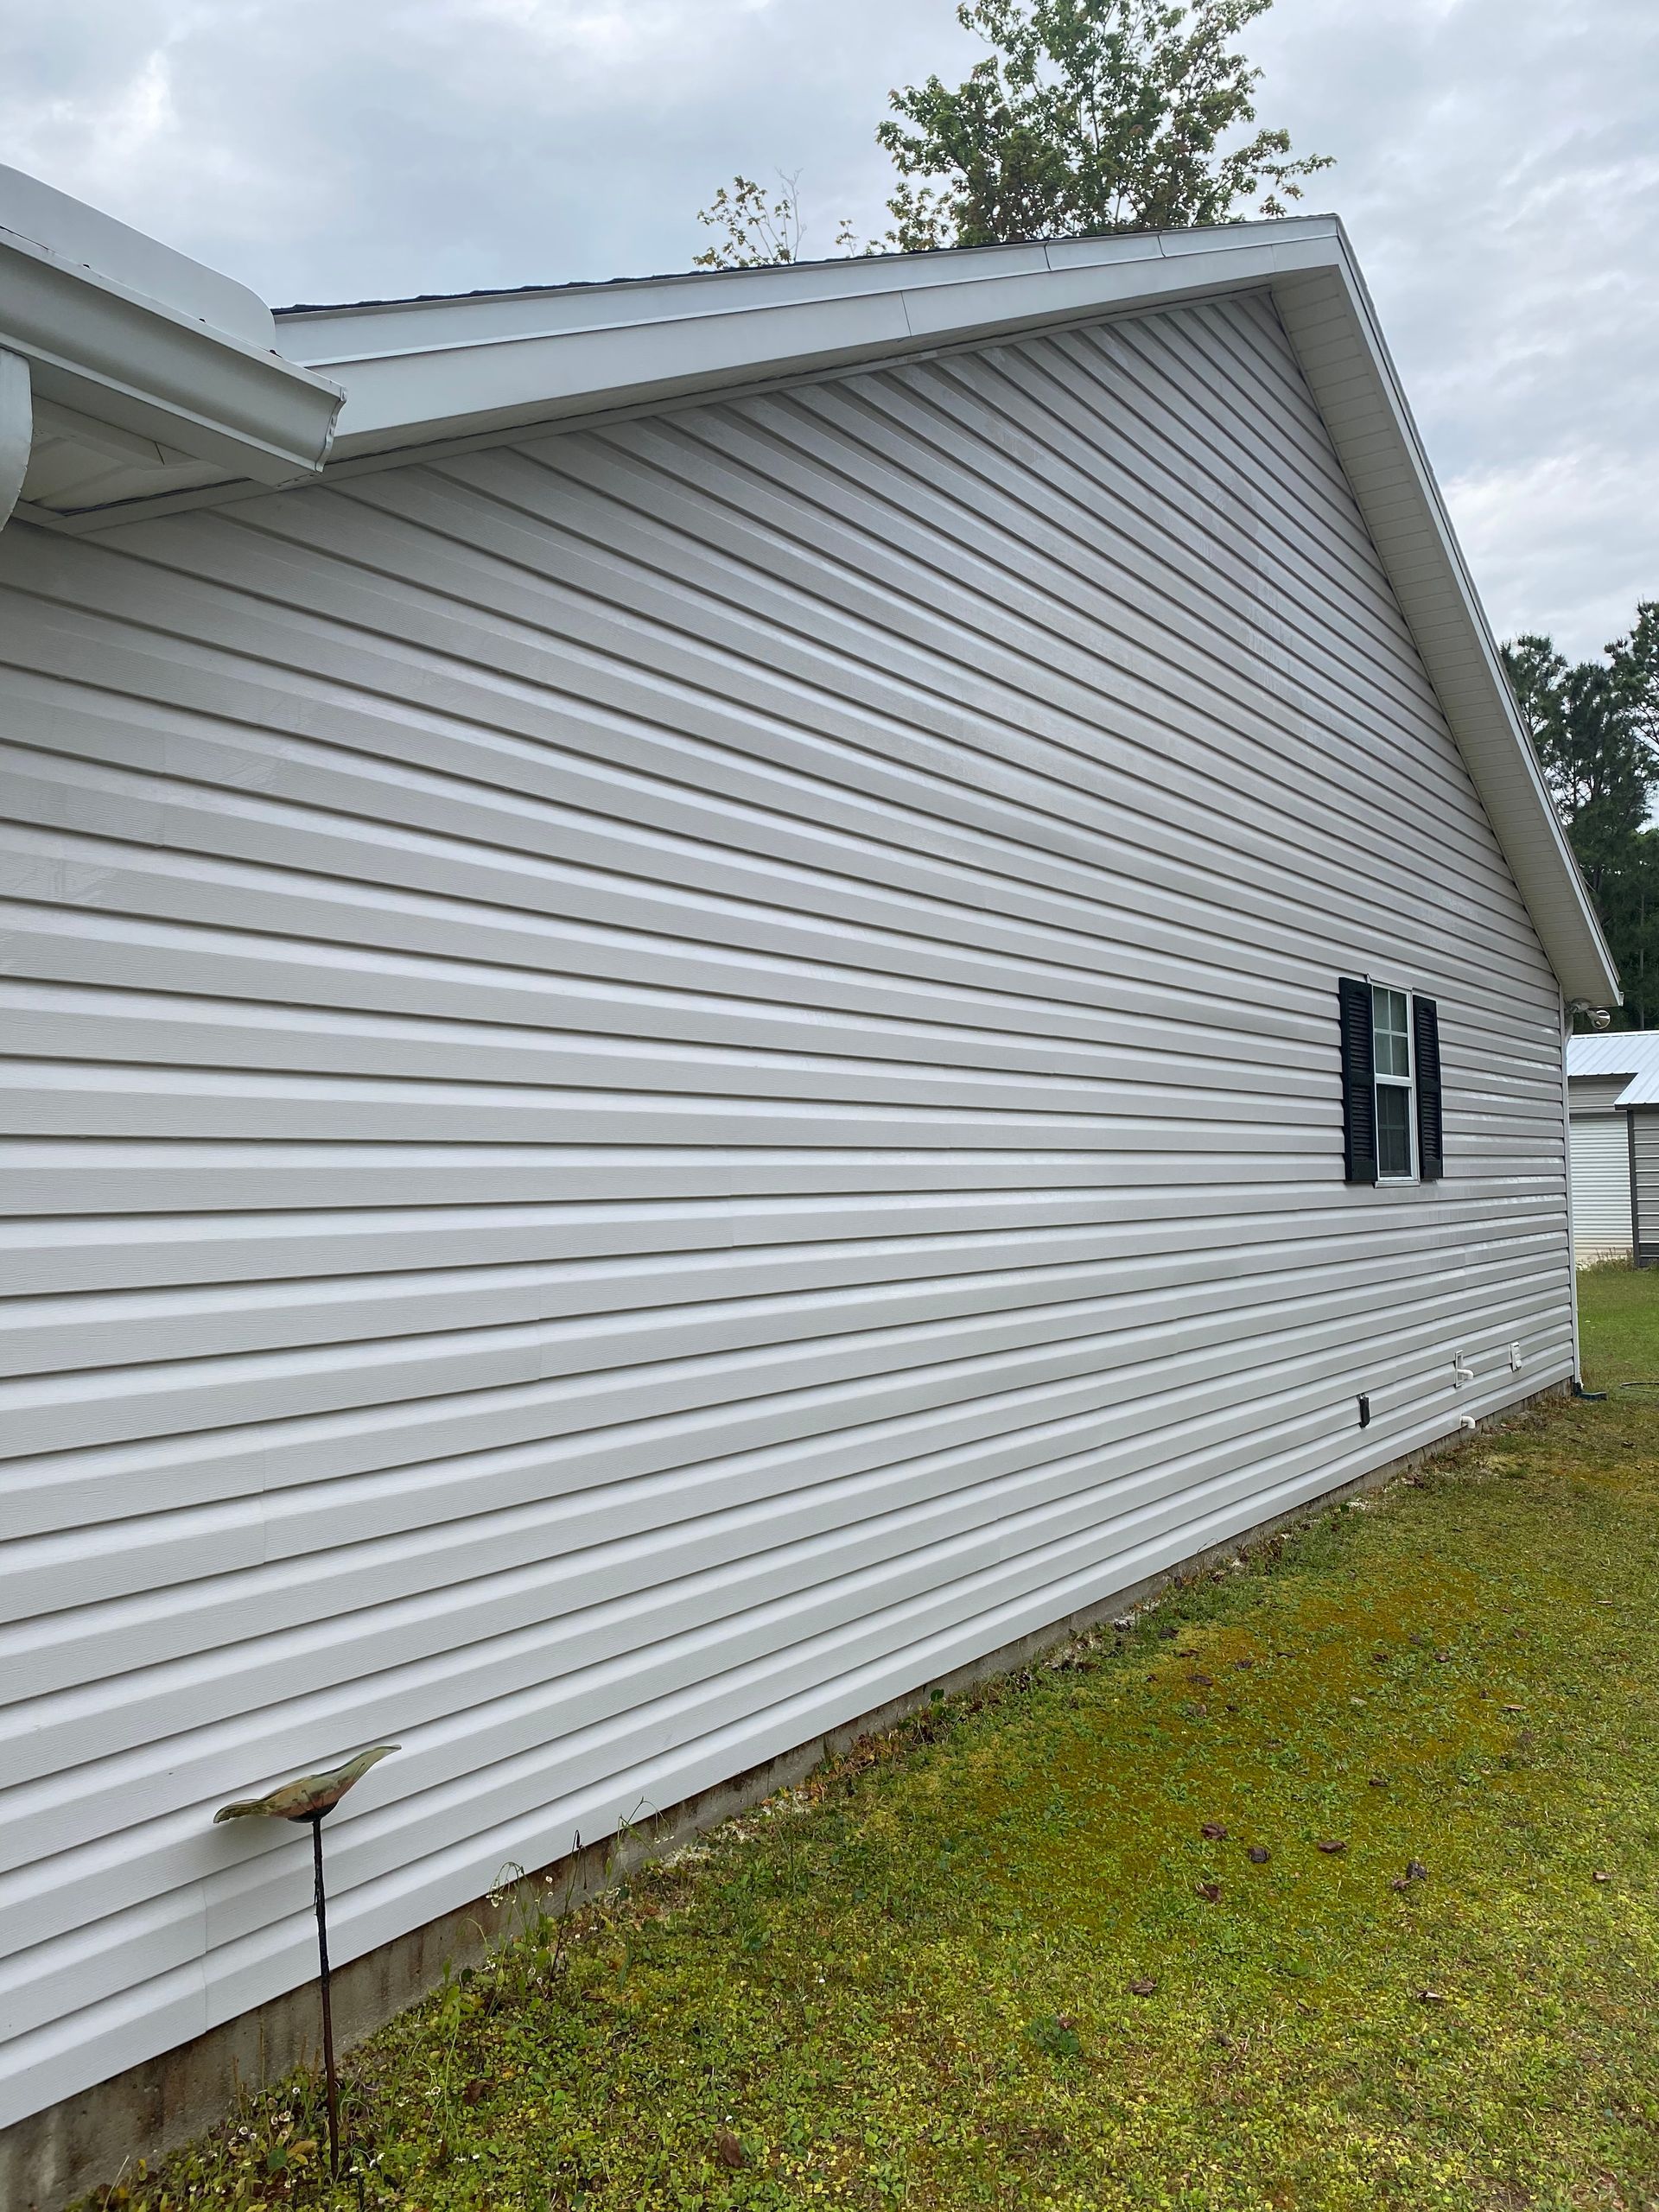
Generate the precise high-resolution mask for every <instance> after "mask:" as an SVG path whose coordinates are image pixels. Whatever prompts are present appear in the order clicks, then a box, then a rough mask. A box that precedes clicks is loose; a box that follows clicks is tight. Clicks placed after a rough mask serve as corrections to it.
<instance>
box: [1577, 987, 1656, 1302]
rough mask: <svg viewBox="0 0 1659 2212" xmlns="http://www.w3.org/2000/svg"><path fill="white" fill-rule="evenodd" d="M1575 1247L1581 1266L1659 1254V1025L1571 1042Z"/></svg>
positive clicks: (1648, 1258)
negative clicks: (1638, 1221)
mask: <svg viewBox="0 0 1659 2212" xmlns="http://www.w3.org/2000/svg"><path fill="white" fill-rule="evenodd" d="M1567 1101H1568V1107H1569V1111H1570V1115H1571V1139H1572V1166H1573V1252H1574V1254H1575V1255H1576V1257H1577V1259H1578V1262H1579V1265H1580V1267H1586V1266H1591V1265H1593V1264H1594V1262H1597V1261H1599V1260H1630V1258H1632V1256H1633V1255H1634V1241H1633V1240H1634V1231H1633V1228H1632V1222H1633V1219H1634V1217H1635V1215H1636V1214H1637V1213H1639V1214H1640V1216H1641V1218H1642V1220H1643V1224H1644V1225H1645V1229H1646V1231H1647V1233H1646V1234H1645V1235H1644V1236H1643V1239H1642V1253H1641V1259H1640V1263H1641V1264H1642V1265H1643V1266H1647V1265H1648V1264H1649V1263H1650V1262H1651V1261H1652V1260H1653V1259H1655V1258H1656V1257H1659V1030H1643V1029H1623V1030H1611V1031H1608V1032H1607V1033H1605V1034H1603V1035H1601V1036H1578V1037H1569V1038H1568V1039H1567Z"/></svg>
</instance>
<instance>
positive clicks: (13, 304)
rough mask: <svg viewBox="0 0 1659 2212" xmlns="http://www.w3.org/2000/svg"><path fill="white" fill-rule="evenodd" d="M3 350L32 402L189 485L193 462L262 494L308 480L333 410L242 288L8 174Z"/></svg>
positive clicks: (2, 227) (331, 392)
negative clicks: (18, 367) (23, 372)
mask: <svg viewBox="0 0 1659 2212" xmlns="http://www.w3.org/2000/svg"><path fill="white" fill-rule="evenodd" d="M0 349H3V350H4V351H5V352H7V353H10V354H12V355H13V356H15V357H16V359H19V360H20V361H22V362H23V363H24V364H26V365H27V372H28V378H29V385H30V386H31V388H32V392H33V397H34V399H35V401H36V402H41V401H45V402H50V403H55V404H57V405H58V406H60V407H62V408H67V409H68V410H71V412H72V415H73V417H74V418H77V419H79V420H80V421H83V422H85V423H86V424H88V425H89V426H90V427H91V428H92V430H93V431H94V433H95V434H96V432H97V430H98V429H99V426H102V427H103V428H105V429H106V430H110V431H113V432H114V433H115V434H116V435H117V436H120V435H125V436H126V437H127V438H128V439H132V438H137V439H140V440H143V441H147V442H148V443H147V445H145V446H144V447H143V448H140V450H141V451H144V452H146V453H149V454H150V455H151V457H152V461H157V462H159V464H160V467H161V469H162V474H165V472H166V470H167V468H168V466H169V463H170V464H171V465H173V466H175V467H176V466H178V465H180V464H184V465H187V467H188V469H189V470H190V471H191V472H193V473H194V480H195V481H197V482H198V483H199V482H200V478H201V469H202V467H203V465H204V464H205V465H206V466H207V467H209V468H213V469H220V470H223V472H224V473H225V474H226V476H227V477H230V478H233V479H234V478H240V479H249V478H251V479H252V480H254V481H256V482H257V483H260V484H287V483H292V482H293V481H294V480H296V478H305V477H308V476H315V474H316V473H317V471H318V470H319V469H320V468H321V467H322V464H323V461H324V460H325V459H326V457H327V452H328V448H329V444H330V442H331V441H332V438H333V435H334V418H335V416H336V415H337V414H338V413H339V411H340V400H341V397H342V394H341V392H340V389H339V387H338V385H334V384H331V383H330V382H328V381H327V379H326V378H323V377H321V376H319V375H317V374H316V373H315V371H313V370H310V369H307V368H303V367H300V366H298V365H296V364H295V363H294V362H292V361H289V360H285V359H283V356H282V355H281V354H280V353H278V352H277V327H276V324H275V323H274V322H273V321H272V319H271V314H270V308H268V307H267V306H266V305H265V303H264V301H263V300H261V299H260V298H259V297H258V296H257V295H256V294H255V293H252V292H251V291H249V290H248V289H247V287H246V286H245V285H243V284H238V283H235V282H234V281H233V280H232V278H230V277H222V276H220V275H219V272H218V271H217V270H212V269H205V268H203V266H202V265H201V264H200V262H195V261H192V260H190V259H189V258H188V256H186V255H184V254H181V253H175V252H174V251H173V250H172V249H171V248H170V247H168V246H164V245H161V244H160V243H159V241H158V240H156V239H155V238H146V237H145V236H144V235H143V232H139V231H134V230H131V229H130V228H129V227H128V226H127V225H126V224H124V223H118V222H117V221H116V220H115V219H114V218H113V217H112V216H109V215H105V214H102V213H99V210H98V209H97V208H94V207H86V206H84V205H83V204H82V203H81V202H80V201H79V200H72V199H71V198H70V197H69V196H68V194H66V193H61V192H58V191H54V189H53V188H52V187H51V186H50V185H47V184H42V183H41V181H40V180H39V179H38V178H37V177H31V176H27V175H24V174H23V173H22V171H21V170H18V169H11V168H3V167H0ZM56 435H58V436H59V437H61V436H62V435H63V432H62V428H61V426H59V429H58V430H57V432H56ZM156 448H160V452H159V454H157V453H156V451H155V449H156ZM8 512H10V509H8Z"/></svg>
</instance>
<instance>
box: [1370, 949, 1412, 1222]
mask: <svg viewBox="0 0 1659 2212" xmlns="http://www.w3.org/2000/svg"><path fill="white" fill-rule="evenodd" d="M1371 1071H1372V1077H1373V1080H1374V1081H1375V1083H1376V1176H1377V1180H1378V1181H1379V1182H1380V1183H1404V1182H1409V1181H1410V1179H1411V1178H1412V1176H1413V1175H1414V1173H1416V1160H1415V1159H1414V1146H1413V1144H1412V1123H1413V1122H1414V1120H1415V1118H1416V1116H1414V1114H1413V1112H1412V1080H1411V1002H1410V1001H1409V1000H1408V998H1407V996H1406V994H1405V993H1404V992H1403V991H1391V990H1389V988H1387V986H1386V985H1385V984H1383V983H1373V984H1372V986H1371Z"/></svg>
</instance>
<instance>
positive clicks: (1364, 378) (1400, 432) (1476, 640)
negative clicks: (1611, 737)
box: [1272, 224, 1622, 1006]
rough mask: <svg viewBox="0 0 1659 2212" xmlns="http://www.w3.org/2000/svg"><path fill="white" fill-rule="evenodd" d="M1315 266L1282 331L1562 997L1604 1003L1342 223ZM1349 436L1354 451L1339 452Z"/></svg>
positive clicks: (1578, 905) (1591, 934) (1605, 979)
mask: <svg viewBox="0 0 1659 2212" xmlns="http://www.w3.org/2000/svg"><path fill="white" fill-rule="evenodd" d="M1333 231H1334V245H1335V249H1336V251H1335V252H1334V254H1333V255H1332V257H1331V259H1330V261H1329V263H1328V264H1327V265H1326V266H1325V267H1322V268H1321V267H1319V266H1316V265H1308V264H1304V265H1303V266H1302V267H1301V268H1300V270H1294V271H1292V270H1287V271H1285V272H1284V273H1283V274H1281V277H1279V279H1278V280H1277V281H1276V282H1275V283H1274V285H1273V287H1272V289H1273V296H1274V303H1275V305H1276V306H1277V308H1278V311H1279V315H1280V319H1281V321H1282V322H1283V324H1284V326H1285V329H1286V332H1287V334H1288V336H1289V338H1290V340H1291V343H1292V345H1293V346H1294V347H1295V349H1296V352H1297V356H1298V359H1299V360H1300V363H1301V367H1302V372H1303V374H1304V375H1305V376H1306V378H1307V381H1308V385H1309V388H1310V389H1311V391H1313V397H1314V399H1315V400H1316V401H1317V402H1318V404H1319V410H1320V412H1321V414H1322V415H1323V416H1324V417H1325V425H1326V428H1327V429H1328V430H1329V432H1330V434H1331V439H1332V444H1333V445H1334V446H1335V448H1336V449H1337V454H1338V459H1340V461H1342V463H1343V466H1344V469H1345V470H1346V472H1347V474H1348V476H1349V480H1350V482H1351V485H1352V486H1353V488H1354V494H1355V497H1356V498H1357V500H1358V502H1359V506H1360V511H1361V512H1362V513H1363V516H1364V518H1365V523H1366V527H1367V528H1368V529H1369V530H1370V533H1371V537H1372V540H1373V542H1374V543H1375V544H1376V549H1377V552H1378V554H1379V556H1380V557H1381V559H1382V562H1383V568H1384V569H1385V570H1386V571H1387V574H1388V577H1389V583H1390V584H1391V586H1392V587H1393V589H1394V594H1395V599H1396V600H1397V601H1398V602H1399V605H1400V610H1401V613H1402V614H1403V616H1404V617H1405V620H1406V623H1407V626H1408V628H1409V629H1410V631H1411V633H1412V637H1413V639H1414V642H1415V644H1416V646H1417V650H1418V652H1419V653H1420V654H1421V656H1422V660H1423V664H1424V666H1425V668H1426V669H1427V672H1428V677H1429V681H1430V682H1431V683H1433V686H1434V689H1435V691H1436V693H1437V695H1438V696H1439V698H1440V704H1441V706H1442V708H1443V709H1444V710H1445V713H1446V720H1447V721H1448V722H1449V723H1450V724H1451V727H1452V735H1453V736H1454V738H1455V739H1456V740H1457V744H1458V749H1459V752H1460V753H1461V754H1462V756H1463V760H1464V763H1465V766H1466V767H1467V768H1468V771H1469V774H1470V777H1471V780H1472V781H1473V783H1474V785H1475V788H1476V790H1477V791H1478V792H1479V794H1480V799H1481V804H1482V805H1483V806H1484V808H1485V810H1486V816H1487V818H1488V820H1489V821H1490V822H1491V825H1492V829H1493V833H1494V835H1495V836H1497V842H1498V843H1499V845H1500V846H1501V847H1502V848H1503V855H1504V858H1505V859H1506V860H1507V861H1508V862H1509V865H1510V874H1512V875H1513V876H1514V878H1515V880H1516V886H1517V887H1518V888H1519V890H1520V892H1521V895H1522V899H1524V900H1525V901H1526V905H1527V909H1528V912H1529V913H1530V914H1531V916H1532V920H1533V926H1534V927H1535V929H1536V931H1537V932H1538V936H1539V939H1540V941H1541V944H1542V945H1543V948H1544V950H1545V952H1546V954H1547V955H1548V959H1549V963H1550V965H1551V967H1552V968H1553V969H1554V971H1555V975H1556V978H1557V980H1558V981H1559V982H1560V986H1561V989H1562V992H1563V994H1564V995H1566V996H1567V998H1568V999H1583V1000H1585V1001H1588V1002H1589V1003H1590V1004H1591V1005H1592V1006H1616V1005H1618V1002H1619V1000H1620V998H1621V995H1622V994H1621V992H1620V989H1619V984H1618V969H1616V968H1615V966H1614V964H1613V960H1612V956H1611V953H1610V952H1609V950H1608V949H1607V942H1606V939H1605V938H1604V937H1603V935H1602V932H1601V926H1600V925H1599V922H1598V921H1597V919H1596V914H1595V909H1594V906H1592V902H1591V899H1590V894H1589V893H1588V891H1587V890H1586V887H1585V883H1584V879H1583V877H1582V876H1581V875H1580V873H1579V868H1578V863H1577V861H1575V860H1574V859H1573V851H1572V848H1571V847H1570V846H1569V845H1568V843H1567V833H1566V832H1565V830H1564V829H1562V827H1561V823H1560V817H1559V816H1558V815H1557V814H1556V811H1555V809H1554V804H1553V803H1552V801H1551V799H1550V797H1549V793H1548V790H1547V788H1546V786H1545V784H1544V779H1543V772H1542V771H1541V768H1540V767H1539V765H1538V759H1537V755H1536V754H1535V753H1534V751H1533V748H1532V743H1531V741H1530V739H1529V737H1528V735H1527V734H1526V731H1525V728H1524V727H1523V726H1522V721H1521V717H1520V713H1519V710H1518V709H1517V708H1516V703H1515V699H1514V696H1513V694H1512V693H1511V692H1510V685H1509V679H1508V678H1507V677H1506V676H1505V675H1504V672H1503V662H1502V660H1501V659H1500V658H1499V656H1498V651H1497V644H1496V642H1495V640H1494V639H1493V637H1492V633H1491V629H1490V627H1489V626H1488V625H1487V621H1486V617H1485V614H1484V611H1483V609H1482V607H1481V605H1480V601H1479V598H1478V595H1477V594H1476V591H1475V588H1474V582H1473V580H1472V578H1471V575H1470V574H1469V570H1468V568H1467V565H1466V564H1465V561H1464V557H1463V553H1462V550H1461V549H1460V548H1459V544H1458V542H1457V537H1456V536H1455V534H1454V532H1453V531H1452V523H1451V518H1450V517H1449V516H1448V514H1447V513H1446V505H1445V502H1444V500H1443V499H1441V497H1440V486H1439V485H1438V484H1437V483H1436V482H1435V480H1434V474H1433V470H1432V468H1431V467H1430V466H1429V463H1428V457H1427V453H1426V452H1425V450H1424V447H1423V442H1422V439H1421V436H1420V435H1419V434H1418V430H1417V426H1416V423H1414V420H1413V418H1412V414H1411V410H1410V408H1409V407H1408V404H1407V402H1406V397H1405V392H1404V390H1403V388H1402V385H1401V382H1400V378H1399V375H1398V373H1397V372H1396V371H1395V365H1394V362H1393V359H1392V358H1391V357H1390V355H1389V349H1388V346H1387V343H1386V341H1385V340H1384V339H1383V331H1382V326H1381V324H1380V323H1379V321H1378V320H1377V316H1376V309H1375V308H1374V307H1373V306H1372V303H1371V299H1370V294H1369V292H1368V291H1367V290H1366V288H1365V282H1364V279H1363V277H1362V276H1361V275H1360V272H1359V268H1358V264H1357V262H1356V261H1355V259H1354V257H1353V254H1352V251H1351V249H1350V247H1349V244H1348V240H1347V237H1346V235H1345V233H1344V231H1343V229H1342V226H1341V225H1340V224H1336V225H1334V226H1333ZM1350 438H1351V439H1352V440H1353V442H1354V444H1355V446H1356V447H1357V451H1356V452H1355V453H1353V454H1350V453H1349V451H1348V449H1347V443H1348V441H1349V439H1350Z"/></svg>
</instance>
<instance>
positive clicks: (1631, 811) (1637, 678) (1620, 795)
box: [1503, 601, 1659, 1029]
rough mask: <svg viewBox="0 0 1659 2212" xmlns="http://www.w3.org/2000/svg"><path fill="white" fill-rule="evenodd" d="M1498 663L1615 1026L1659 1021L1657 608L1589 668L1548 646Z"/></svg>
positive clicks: (1508, 651) (1518, 650)
mask: <svg viewBox="0 0 1659 2212" xmlns="http://www.w3.org/2000/svg"><path fill="white" fill-rule="evenodd" d="M1503 664H1504V666H1505V668H1506V669H1507V671H1508V672H1509V677H1510V686H1511V688H1512V689H1513V690H1514V692H1515V696H1516V702H1517V704H1518V705H1519V707H1520V709H1521V712H1522V717H1523V719H1524V720H1525V721H1526V724H1527V727H1528V729H1529V731H1530V733H1531V735H1532V742H1533V746H1534V748H1535V751H1536V753H1537V754H1538V760H1539V765H1540V766H1541V768H1542V769H1543V772H1544V780H1545V782H1546V783H1547V784H1548V787H1549V794H1550V797H1551V798H1553V799H1554V802H1555V808H1556V811H1557V812H1558V813H1559V814H1560V817H1561V822H1562V823H1563V825H1564V827H1565V828H1566V830H1567V838H1568V842H1570V843H1571V845H1572V847H1573V853H1574V855H1576V857H1577V860H1578V863H1579V866H1580V868H1581V869H1582V871H1583V874H1584V879H1585V882H1586V885H1587V887H1588V888H1589V891H1590V895H1591V897H1592V899H1593V900H1594V902H1595V906H1596V912H1597V913H1598V914H1599V917H1600V919H1601V925H1602V928H1603V930H1604V931H1605V933H1606V937H1607V942H1608V944H1609V946H1610V947H1611V951H1612V955H1613V958H1614V960H1615V961H1616V962H1617V963H1618V970H1619V975H1620V976H1621V978H1622V980H1623V982H1624V992H1625V1003H1624V1009H1623V1013H1622V1014H1621V1016H1620V1017H1619V1018H1620V1019H1621V1020H1623V1021H1625V1022H1628V1023H1629V1024H1630V1026H1631V1027H1634V1028H1638V1029H1645V1028H1647V1027H1649V1026H1651V1025H1653V1024H1654V1023H1655V1022H1656V1020H1659V830H1655V829H1649V828H1648V827H1647V826H1646V824H1647V820H1648V813H1649V806H1650V804H1651V802H1652V798H1653V793H1654V790H1655V787H1656V785H1659V602H1653V601H1647V602H1644V603H1643V604H1642V605H1641V606H1639V607H1637V620H1636V624H1635V626H1634V627H1633V629H1632V630H1631V632H1630V636H1629V637H1628V638H1620V639H1614V641H1613V642H1612V644H1611V645H1609V646H1608V647H1607V648H1606V652H1605V658H1604V659H1603V660H1600V661H1593V660H1591V661H1580V662H1578V663H1577V664H1570V663H1569V662H1568V661H1567V659H1566V658H1565V657H1564V656H1563V655H1562V654H1560V653H1559V652H1557V651H1556V650H1555V647H1554V645H1553V644H1552V643H1551V641H1550V640H1549V639H1548V638H1542V637H1537V636H1529V637H1522V638H1517V639H1515V640H1514V641H1513V642H1512V643H1511V644H1510V645H1505V646H1504V647H1503Z"/></svg>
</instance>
